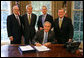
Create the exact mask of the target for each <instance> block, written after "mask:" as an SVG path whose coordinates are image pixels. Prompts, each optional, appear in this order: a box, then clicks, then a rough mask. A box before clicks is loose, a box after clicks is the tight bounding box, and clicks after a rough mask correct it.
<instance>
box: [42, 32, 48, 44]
mask: <svg viewBox="0 0 84 58" xmlns="http://www.w3.org/2000/svg"><path fill="white" fill-rule="evenodd" d="M47 39H48V33H47V32H45V33H44V40H43V44H45V43H47Z"/></svg>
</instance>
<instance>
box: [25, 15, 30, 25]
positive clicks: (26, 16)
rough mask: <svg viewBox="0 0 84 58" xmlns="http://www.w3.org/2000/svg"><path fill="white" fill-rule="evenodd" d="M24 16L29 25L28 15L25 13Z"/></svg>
mask: <svg viewBox="0 0 84 58" xmlns="http://www.w3.org/2000/svg"><path fill="white" fill-rule="evenodd" d="M25 18H26V22H27V24H28V25H29V20H28V15H27V14H26V15H25Z"/></svg>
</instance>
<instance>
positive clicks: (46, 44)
mask: <svg viewBox="0 0 84 58" xmlns="http://www.w3.org/2000/svg"><path fill="white" fill-rule="evenodd" d="M50 44H51V43H50V42H47V43H45V44H43V45H44V46H49V45H50Z"/></svg>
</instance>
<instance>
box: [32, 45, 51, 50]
mask: <svg viewBox="0 0 84 58" xmlns="http://www.w3.org/2000/svg"><path fill="white" fill-rule="evenodd" d="M34 47H35V48H36V50H38V51H48V50H50V49H49V48H47V47H46V46H43V45H42V46H34Z"/></svg>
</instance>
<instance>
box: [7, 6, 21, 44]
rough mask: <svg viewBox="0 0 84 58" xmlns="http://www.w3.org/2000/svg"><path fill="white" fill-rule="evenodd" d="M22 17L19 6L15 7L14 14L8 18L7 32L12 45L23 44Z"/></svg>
mask: <svg viewBox="0 0 84 58" xmlns="http://www.w3.org/2000/svg"><path fill="white" fill-rule="evenodd" d="M21 25H22V24H21V16H20V15H19V8H18V6H17V5H15V6H13V14H11V15H9V16H8V17H7V32H8V37H9V38H10V41H11V44H21V37H22V27H21Z"/></svg>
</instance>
